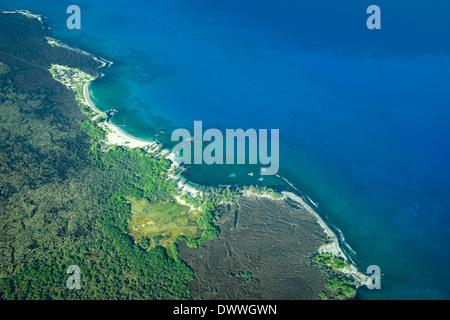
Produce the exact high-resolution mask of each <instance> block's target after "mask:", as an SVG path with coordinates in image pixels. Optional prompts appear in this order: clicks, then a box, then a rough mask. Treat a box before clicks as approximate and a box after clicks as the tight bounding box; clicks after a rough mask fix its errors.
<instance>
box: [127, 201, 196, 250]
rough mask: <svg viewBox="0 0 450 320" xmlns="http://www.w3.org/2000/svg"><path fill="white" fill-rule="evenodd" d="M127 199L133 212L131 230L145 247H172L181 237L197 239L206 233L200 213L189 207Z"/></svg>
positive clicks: (134, 236)
mask: <svg viewBox="0 0 450 320" xmlns="http://www.w3.org/2000/svg"><path fill="white" fill-rule="evenodd" d="M128 202H129V203H130V204H131V212H132V218H131V220H130V221H129V222H128V230H129V233H130V235H131V236H132V237H133V238H134V240H135V241H136V243H140V244H141V246H142V247H143V248H144V249H147V248H151V247H155V246H158V245H159V246H162V247H164V248H166V249H170V248H171V247H172V245H173V243H174V241H175V239H177V238H178V237H180V236H182V237H185V238H186V239H194V238H198V237H200V236H201V234H202V232H203V228H202V227H201V226H200V225H199V224H198V223H197V219H198V217H199V216H200V214H201V213H200V212H199V211H193V210H191V209H190V208H189V207H188V206H183V205H180V204H178V203H176V202H148V201H146V200H139V201H138V200H135V199H128Z"/></svg>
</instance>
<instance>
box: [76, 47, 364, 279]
mask: <svg viewBox="0 0 450 320" xmlns="http://www.w3.org/2000/svg"><path fill="white" fill-rule="evenodd" d="M87 54H89V53H87ZM89 55H90V56H92V55H91V54H89ZM105 66H106V64H103V65H102V66H100V67H99V69H101V68H103V67H105ZM108 67H109V66H108ZM97 78H98V76H97V77H96V78H95V79H93V80H91V81H89V82H87V83H85V84H84V88H83V97H84V100H85V101H86V103H87V104H88V106H89V107H90V108H91V109H92V110H93V111H95V112H97V113H99V114H101V115H106V114H105V113H104V112H102V111H100V110H99V109H98V108H97V107H96V106H95V103H94V102H93V101H92V100H91V98H90V91H89V84H90V83H91V82H92V81H95V80H96V79H97ZM99 125H100V126H102V127H103V128H106V130H107V131H108V133H107V136H106V138H105V142H106V143H107V144H110V145H119V146H125V147H129V148H143V149H145V150H146V151H147V152H151V153H154V154H156V153H157V152H155V150H158V147H159V146H160V144H159V143H158V142H156V141H150V140H145V139H140V138H137V137H135V136H133V135H131V134H129V133H127V132H125V131H124V130H122V129H121V128H119V127H117V126H116V125H114V124H113V123H111V122H106V121H104V122H102V123H100V124H99ZM161 155H163V156H164V157H165V159H168V160H169V161H171V163H172V167H171V169H169V177H170V178H171V179H173V180H175V181H176V183H177V187H178V189H179V190H180V195H178V196H176V197H175V200H176V201H177V202H178V203H179V204H181V205H186V206H189V207H190V208H191V210H197V209H198V208H194V207H193V206H192V205H189V204H187V203H186V202H185V201H183V200H181V199H180V196H181V195H182V194H188V195H190V196H193V197H195V196H196V195H197V194H198V193H201V192H200V191H199V190H197V189H195V188H194V187H192V186H189V185H187V182H188V180H186V181H185V182H184V183H183V182H181V179H179V178H178V177H177V176H176V175H175V174H173V172H174V171H176V169H178V168H179V167H180V164H179V163H177V161H176V160H175V157H176V156H175V154H174V153H172V152H170V151H169V150H167V149H162V150H161ZM281 193H282V195H283V197H282V198H280V199H274V198H272V197H271V196H270V195H266V194H261V195H257V194H254V193H252V192H250V191H245V192H243V194H242V196H252V195H253V196H256V197H265V198H269V199H272V200H286V199H290V200H292V201H294V202H296V203H297V204H299V205H300V206H301V207H303V208H304V209H305V210H306V211H307V212H308V213H309V214H311V215H312V216H313V217H314V218H315V219H316V221H317V223H318V224H319V226H320V227H321V228H322V230H323V231H324V233H325V234H326V236H327V237H328V240H327V243H325V244H323V245H322V246H321V247H320V248H319V249H318V251H317V252H319V253H322V252H329V253H332V254H333V255H335V256H338V257H342V258H343V259H344V261H345V262H347V263H349V265H350V266H349V267H347V268H344V269H342V270H340V272H342V273H344V274H347V275H349V276H351V277H352V278H353V279H354V281H355V284H356V286H357V287H361V286H364V285H366V283H367V281H368V279H369V278H368V276H366V275H365V274H363V273H362V272H361V271H360V270H358V268H357V267H356V266H355V265H354V263H353V262H352V261H350V259H349V258H348V257H347V255H346V254H345V252H344V251H343V250H342V248H341V246H340V243H339V238H338V236H337V235H336V233H335V232H334V231H333V230H332V229H331V228H330V227H329V226H328V225H327V223H326V222H325V221H324V220H323V219H322V217H321V216H320V215H319V214H318V213H317V212H316V211H315V210H314V209H313V208H311V206H310V205H309V204H307V203H306V201H305V200H304V199H303V198H302V197H301V196H300V195H297V194H295V193H293V192H290V191H282V192H281ZM308 198H309V197H308ZM311 202H312V201H311ZM312 203H313V205H316V204H315V203H314V202H312ZM316 206H317V205H316Z"/></svg>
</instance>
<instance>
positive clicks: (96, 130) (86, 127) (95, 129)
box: [81, 120, 106, 140]
mask: <svg viewBox="0 0 450 320" xmlns="http://www.w3.org/2000/svg"><path fill="white" fill-rule="evenodd" d="M81 130H83V131H84V132H86V133H87V134H88V135H90V136H91V137H93V138H96V139H99V140H101V139H103V138H105V137H106V131H105V130H104V129H103V128H101V127H99V126H98V125H96V124H95V122H93V121H91V120H85V121H82V122H81Z"/></svg>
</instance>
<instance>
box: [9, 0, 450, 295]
mask: <svg viewBox="0 0 450 320" xmlns="http://www.w3.org/2000/svg"><path fill="white" fill-rule="evenodd" d="M73 2H74V1H65V0H64V1H54V0H53V1H50V0H41V1H22V0H16V1H14V3H12V2H11V1H4V0H0V7H1V9H28V10H30V11H33V12H35V13H40V14H44V15H45V16H47V17H48V18H49V20H50V22H51V23H52V25H51V28H52V31H53V36H54V37H56V38H59V39H61V40H62V41H63V42H66V43H68V44H70V45H73V46H77V47H79V48H82V49H84V50H86V51H89V52H92V53H93V54H95V55H98V56H102V57H104V58H106V59H108V60H111V61H113V62H114V64H113V65H112V66H111V67H110V68H107V69H106V68H104V69H102V70H101V72H102V73H103V74H104V76H103V77H101V78H99V79H98V80H96V81H95V82H94V83H93V84H92V86H91V90H92V95H93V98H94V100H95V102H96V104H97V105H98V106H99V108H100V109H103V110H107V109H111V108H114V109H118V110H119V113H118V115H117V116H116V117H115V118H114V122H115V123H116V124H120V125H126V127H125V128H124V129H125V130H126V131H128V132H130V133H132V134H134V135H136V136H139V137H142V138H149V139H153V138H155V134H158V135H159V136H161V135H162V133H161V132H160V131H161V130H162V131H163V132H167V131H168V130H170V128H176V127H186V128H190V127H192V126H193V122H194V120H201V121H203V125H204V126H205V127H215V128H221V129H225V128H231V129H234V128H243V129H248V128H266V129H279V130H280V140H281V150H280V166H281V169H280V172H279V177H270V178H265V179H266V180H264V181H265V183H268V184H269V185H274V186H277V185H278V186H281V187H284V186H283V184H286V180H288V181H289V182H290V183H291V184H292V186H293V187H295V188H297V189H298V190H300V191H301V192H302V193H303V194H305V195H307V196H309V197H310V198H311V199H312V200H313V201H314V202H315V203H317V204H318V211H319V213H320V214H321V215H322V216H323V217H324V218H325V219H327V222H328V223H329V224H331V225H332V226H335V227H336V228H338V229H339V230H341V231H342V235H341V240H342V241H343V246H344V248H345V249H346V251H347V253H348V254H349V256H350V257H351V258H352V259H353V260H354V261H355V263H356V264H357V265H358V267H359V268H361V270H363V271H365V270H366V268H367V266H369V265H378V266H379V267H380V268H381V272H382V273H383V278H382V282H381V285H382V289H381V290H368V289H366V290H363V291H362V292H361V294H362V298H363V299H449V298H450V278H449V277H448V276H447V275H446V267H447V266H448V265H449V264H450V249H449V248H448V246H449V244H450V213H449V212H450V200H449V196H450V166H449V161H450V147H449V142H450V36H449V33H450V19H448V15H449V13H450V2H449V1H445V0H429V1H423V0H420V1H419V0H416V1H413V2H412V1H405V0H399V1H395V3H392V2H393V1H385V0H374V1H365V0H358V1H357V0H354V1H353V0H352V1H349V0H345V1H328V0H324V1H313V0H305V1H293V0H291V1H287V0H278V1H261V0H260V1H254V0H240V1H238V0H227V1H214V0H172V1H167V0H166V1H162V0H161V1H156V0H145V1H106V0H97V1H76V4H77V5H79V6H80V8H81V17H82V20H81V30H68V29H67V28H66V19H67V18H68V16H69V15H68V14H66V8H67V7H68V6H69V5H71V4H75V3H73ZM371 4H376V5H378V6H379V7H380V8H381V27H382V28H381V30H368V29H367V27H366V19H367V18H368V16H369V15H368V14H367V13H366V9H367V7H368V6H369V5H371ZM249 170H250V171H252V172H253V171H254V168H250V167H227V168H223V169H222V168H220V170H218V169H217V168H216V169H212V168H210V167H209V168H205V166H202V167H196V168H194V169H192V170H191V172H188V173H187V176H188V177H189V179H192V180H193V181H195V182H199V183H203V184H219V183H231V184H233V183H259V182H261V181H259V180H258V179H259V178H260V176H259V175H258V174H257V171H254V172H255V174H254V175H253V176H250V175H248V173H250V171H249ZM285 179H286V180H285ZM262 183H264V182H262ZM300 191H299V192H300ZM338 233H339V232H338ZM339 234H340V233H339Z"/></svg>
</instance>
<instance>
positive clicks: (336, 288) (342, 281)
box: [325, 276, 356, 300]
mask: <svg viewBox="0 0 450 320" xmlns="http://www.w3.org/2000/svg"><path fill="white" fill-rule="evenodd" d="M325 288H326V289H328V290H330V291H331V292H333V293H334V294H335V298H336V299H339V300H343V299H348V298H352V297H354V296H355V294H356V289H355V288H354V283H353V281H352V280H351V279H349V278H347V277H344V276H334V277H331V278H329V279H328V281H327V283H325Z"/></svg>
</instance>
